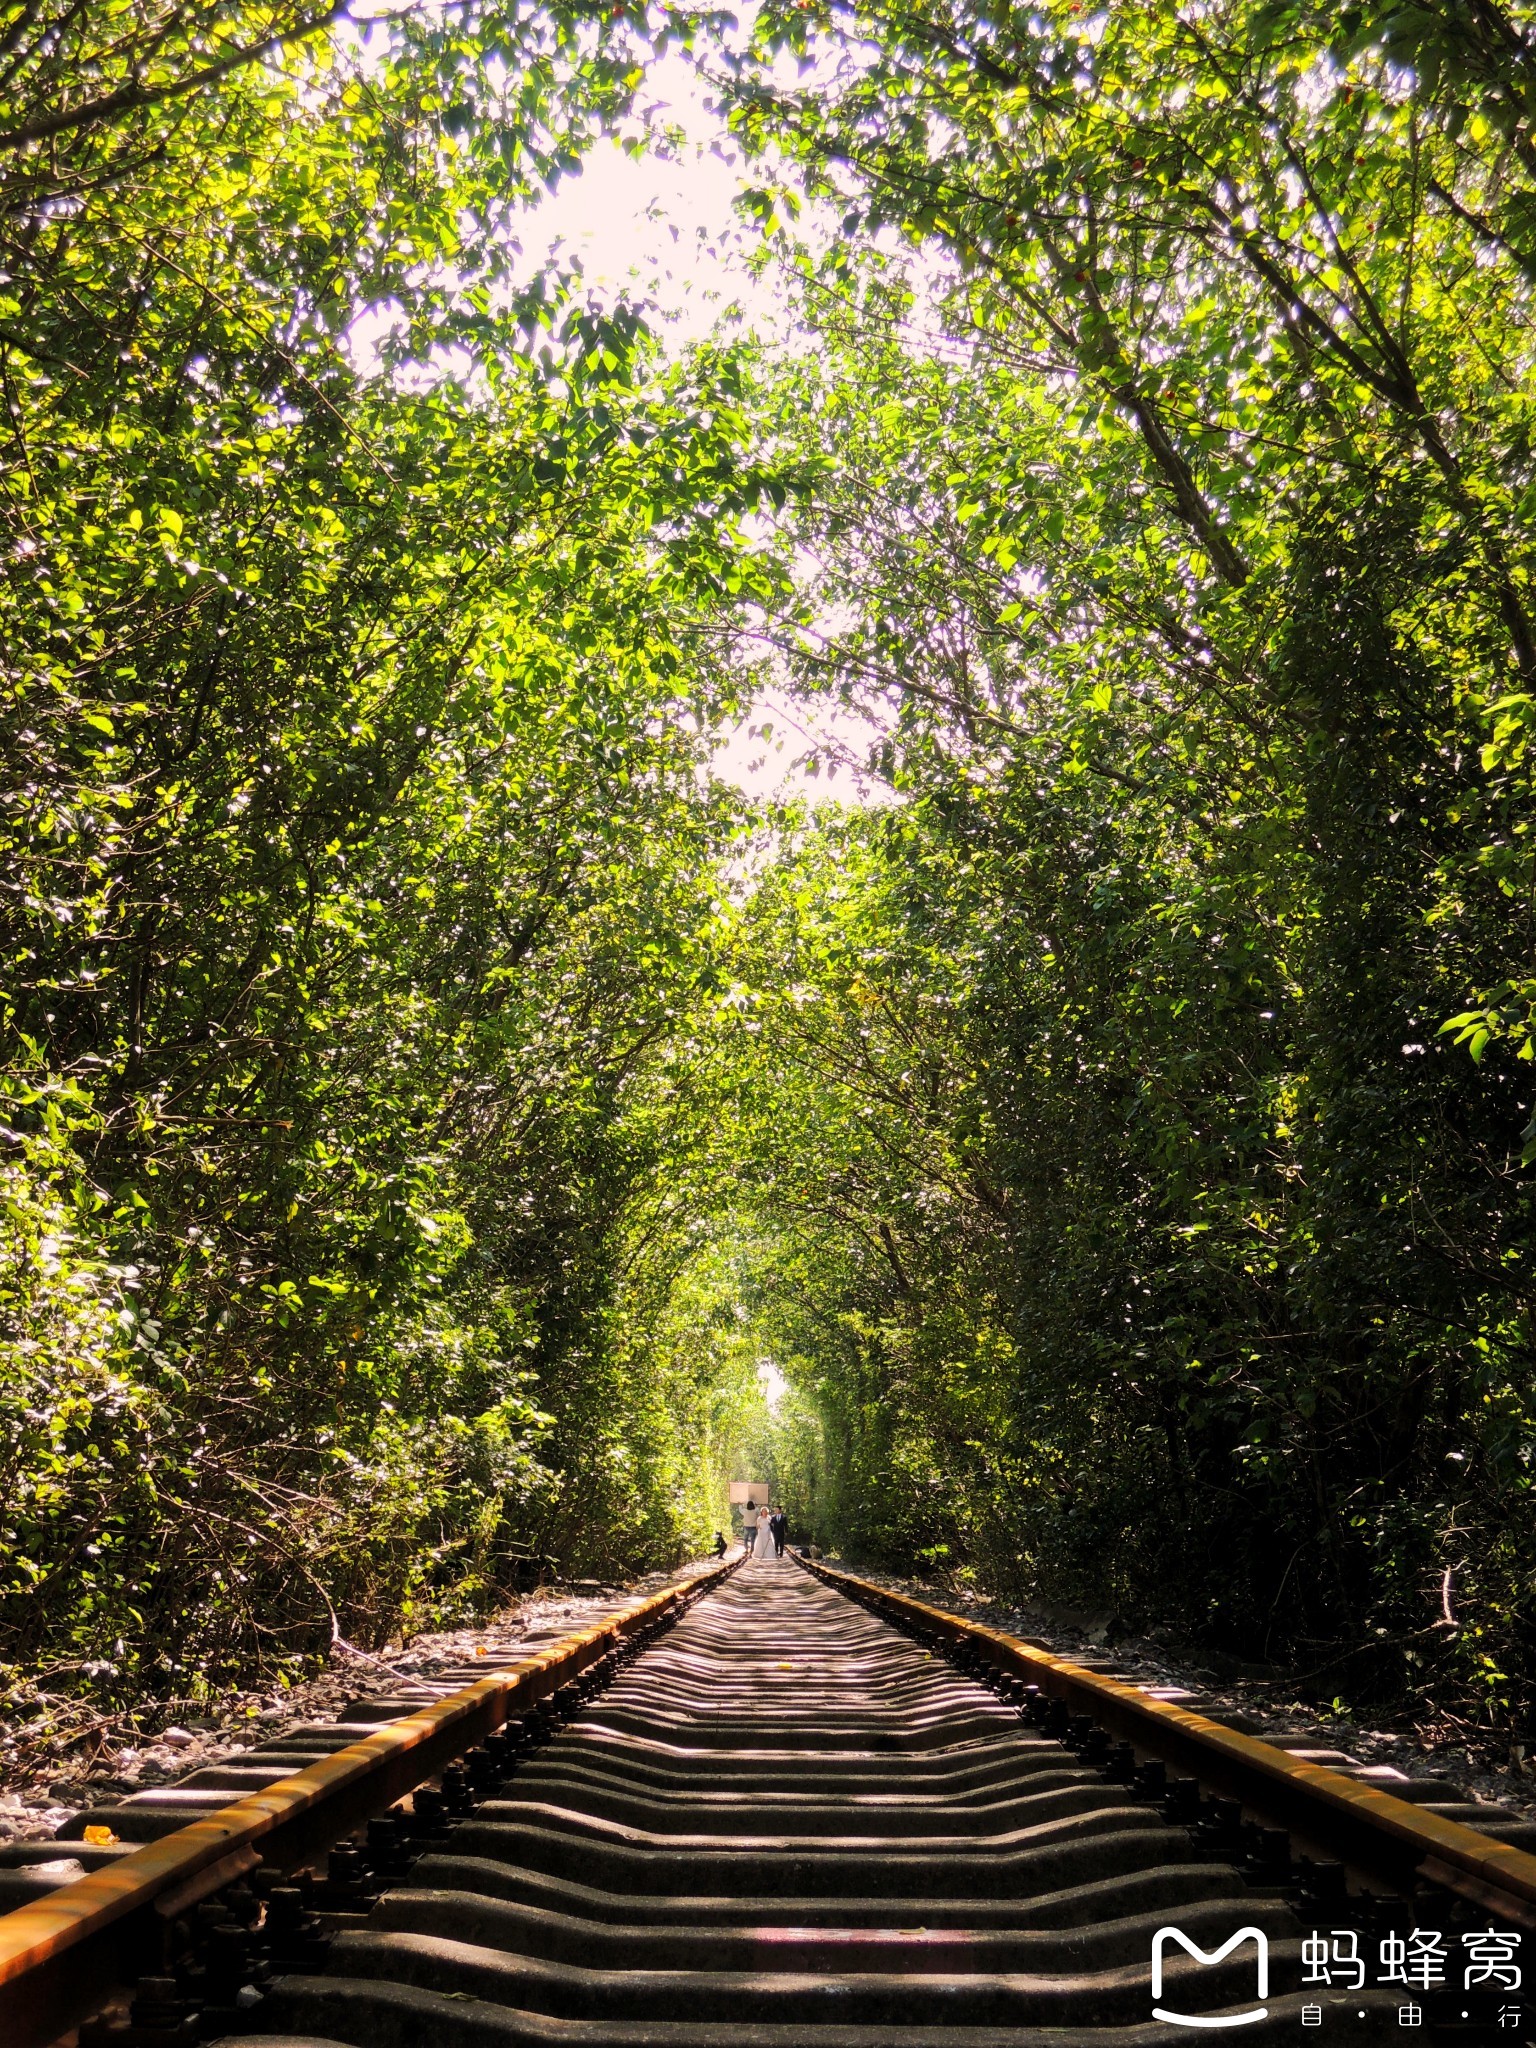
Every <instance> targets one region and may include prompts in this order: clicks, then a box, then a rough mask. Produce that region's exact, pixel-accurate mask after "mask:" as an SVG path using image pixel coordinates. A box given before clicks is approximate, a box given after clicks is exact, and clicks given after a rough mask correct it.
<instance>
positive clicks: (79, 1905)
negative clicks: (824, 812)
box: [0, 1558, 741, 2048]
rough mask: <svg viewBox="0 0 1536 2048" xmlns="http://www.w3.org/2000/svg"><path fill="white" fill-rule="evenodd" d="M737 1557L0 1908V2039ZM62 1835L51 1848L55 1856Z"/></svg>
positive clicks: (31, 2023)
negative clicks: (73, 1878)
mask: <svg viewBox="0 0 1536 2048" xmlns="http://www.w3.org/2000/svg"><path fill="white" fill-rule="evenodd" d="M740 1563H741V1559H740V1558H733V1559H731V1560H730V1562H728V1563H725V1564H718V1565H712V1566H710V1567H709V1568H708V1569H707V1570H706V1571H703V1572H700V1573H699V1574H698V1575H697V1576H696V1577H694V1578H691V1579H686V1580H679V1581H677V1582H675V1583H674V1584H672V1585H670V1586H666V1587H663V1588H662V1590H661V1591H660V1592H659V1593H653V1594H651V1595H649V1596H648V1597H647V1598H645V1599H641V1600H636V1601H632V1602H631V1603H630V1605H629V1606H627V1607H623V1608H620V1609H619V1610H618V1611H617V1612H616V1613H614V1614H610V1615H606V1616H605V1617H604V1618H603V1619H602V1620H601V1621H600V1622H597V1623H594V1624H593V1626H592V1627H590V1628H586V1629H581V1630H578V1631H576V1632H575V1633H574V1634H572V1635H569V1636H567V1637H565V1638H564V1639H563V1640H562V1641H560V1642H558V1643H556V1644H554V1645H553V1646H552V1647H551V1648H550V1649H548V1650H546V1651H544V1652H543V1653H542V1654H540V1655H539V1656H537V1657H531V1658H529V1659H528V1660H527V1661H526V1662H523V1663H519V1664H513V1665H506V1666H502V1667H500V1668H498V1669H496V1670H494V1671H490V1672H487V1674H486V1675H485V1677H484V1678H481V1679H477V1680H476V1681H475V1682H474V1684H473V1685H468V1686H465V1687H464V1688H463V1689H462V1690H461V1691H459V1692H456V1693H451V1694H449V1695H448V1697H447V1698H445V1699H441V1700H437V1701H434V1702H433V1703H432V1705H430V1706H426V1707H422V1708H420V1709H419V1710H418V1711H417V1712H415V1713H412V1714H407V1715H404V1716H402V1717H401V1718H400V1719H399V1720H397V1721H390V1722H387V1723H386V1724H385V1725H384V1726H383V1727H381V1728H378V1729H376V1730H375V1731H374V1732H373V1733H371V1734H368V1735H366V1736H363V1737H361V1738H360V1739H359V1740H358V1741H357V1742H354V1743H351V1744H349V1745H348V1747H347V1748H345V1749H340V1750H337V1751H336V1752H335V1754H334V1755H332V1756H328V1757H326V1758H325V1760H324V1761H323V1762H321V1763H314V1764H309V1765H307V1766H306V1767H305V1768H304V1769H303V1770H300V1771H296V1772H294V1774H293V1775H292V1777H288V1778H283V1779H280V1780H279V1781H278V1782H277V1783H276V1784H274V1785H269V1786H267V1787H266V1788H265V1789H264V1790H262V1791H260V1792H253V1793H250V1794H248V1795H247V1796H246V1797H245V1798H243V1799H237V1800H235V1801H234V1802H233V1803H232V1804H231V1805H229V1806H224V1807H220V1808H219V1809H218V1810H217V1811H215V1812H213V1813H210V1814H206V1815H204V1816H202V1817H201V1818H200V1819H198V1820H195V1821H193V1822H191V1823H190V1824H189V1825H188V1826H186V1827H184V1828H179V1829H177V1830H176V1832H175V1833H174V1834H169V1835H165V1836H163V1837H162V1838H161V1839H160V1840H159V1841H158V1842H150V1843H146V1844H145V1846H144V1847H143V1848H141V1849H136V1850H135V1851H133V1853H132V1854H130V1855H127V1856H124V1857H121V1858H119V1859H118V1860H117V1861H116V1862H114V1863H112V1864H111V1865H110V1866H109V1867H108V1868H106V1869H103V1870H96V1871H92V1872H91V1873H90V1874H89V1875H87V1876H85V1877H82V1878H81V1879H79V1880H78V1882H76V1883H74V1884H71V1885H66V1886H63V1887H62V1888H61V1889H59V1890H58V1891H55V1892H51V1893H49V1894H48V1895H47V1896H46V1897H44V1898H41V1899H36V1900H33V1901H31V1902H30V1903H28V1904H27V1905H24V1906H18V1907H17V1908H16V1909H15V1911H14V1912H10V1913H6V1914H4V1915H0V2042H3V2043H4V2048H49V2044H50V2043H52V2042H55V2041H57V2040H58V2038H59V2036H60V2035H62V2034H64V2033H67V2032H68V2030H69V2029H70V2028H71V2027H73V2026H75V2025H77V2024H78V2023H79V2022H80V2021H81V2020H83V2019H86V2018H88V2017H89V2016H90V2015H91V2014H93V2013H95V2012H98V2011H100V2009H101V2008H102V2006H103V2005H104V2004H106V2003H107V2002H108V2001H109V2000H110V1999H111V1998H112V1996H113V1995H114V1993H115V1992H116V1991H117V1990H118V1989H119V1987H120V1986H122V1985H123V1984H124V1983H125V1982H131V1981H132V1980H133V1979H135V1978H137V1977H139V1976H142V1975H144V1974H145V1972H146V1971H147V1970H152V1969H153V1968H154V1967H155V1966H156V1964H157V1962H158V1959H159V1957H160V1955H161V1954H162V1952H163V1947H164V1942H165V1937H166V1933H167V1931H168V1929H169V1926H170V1923H171V1922H172V1921H173V1920H174V1919H175V1918H176V1917H177V1916H178V1915H180V1914H183V1913H186V1912H188V1911H190V1909H191V1908H192V1907H193V1906H194V1905H196V1904H197V1903H198V1902H199V1901H200V1900H202V1899H205V1898H208V1897H209V1896H211V1894H212V1893H214V1892H216V1891H218V1890H220V1889H221V1888H222V1887H223V1886H225V1885H227V1884H231V1883H233V1882H234V1881H235V1880H236V1879H237V1878H240V1877H243V1876H244V1875H245V1874H246V1873H247V1872H248V1871H250V1870H253V1869H254V1868H255V1867H256V1865H257V1864H258V1863H267V1864H269V1865H271V1866H272V1867H274V1868H276V1869H278V1870H284V1871H287V1870H296V1869H299V1868H301V1867H302V1866H303V1865H304V1863H305V1862H306V1860H307V1859H309V1858H311V1857H313V1856H315V1855H316V1854H318V1853H319V1852H320V1851H321V1850H323V1849H326V1848H328V1847H330V1846H331V1845H332V1844H334V1843H335V1842H337V1841H338V1840H340V1839H341V1838H342V1837H344V1836H346V1835H347V1834H349V1833H351V1831H352V1830H353V1829H354V1828H356V1827H358V1826H359V1825H360V1824H361V1823H362V1822H363V1821H365V1820H367V1819H369V1818H370V1817H372V1816H373V1815H375V1814H379V1813H382V1812H384V1811H385V1809H386V1808H388V1807H389V1806H391V1805H393V1804H394V1802H395V1801H396V1800H397V1799H401V1798H403V1797H404V1796H405V1794H406V1793H408V1792H410V1791H412V1790H413V1789H414V1788H415V1787H416V1786H418V1785H420V1784H422V1783H424V1782H425V1781H426V1780H427V1779H428V1778H430V1777H432V1776H433V1775H434V1774H435V1773H436V1772H438V1771H440V1770H441V1769H442V1767H443V1765H444V1764H446V1763H448V1762H449V1761H450V1760H451V1759H452V1758H454V1757H456V1756H458V1755H460V1754H461V1753H462V1752H463V1751H464V1750H465V1749H467V1748H469V1747H471V1746H472V1745H473V1744H474V1743H476V1742H479V1741H481V1740H482V1739H483V1738H484V1737H485V1736H486V1735H488V1734H490V1733H491V1732H492V1731H493V1730H494V1729H497V1728H499V1727H500V1726H501V1725H502V1723H503V1722H504V1721H505V1720H506V1719H507V1717H508V1715H509V1714H511V1713H514V1712H516V1711H518V1710H519V1709H520V1708H523V1707H527V1706H532V1705H534V1704H535V1703H536V1702H537V1701H538V1700H540V1699H543V1698H544V1697H546V1695H548V1694H549V1693H551V1692H553V1691H554V1690H555V1689H556V1688H557V1687H558V1686H560V1685H562V1684H564V1683H565V1682H566V1681H567V1680H568V1679H571V1678H574V1677H575V1676H576V1675H577V1674H578V1673H580V1672H582V1671H584V1670H585V1669H586V1668H587V1666H588V1665H590V1664H592V1663H595V1662H596V1660H597V1659H598V1658H599V1657H601V1656H603V1655H604V1654H605V1652H606V1651H607V1650H608V1649H610V1648H611V1647H613V1646H614V1645H615V1644H616V1643H617V1642H618V1641H619V1640H620V1639H621V1638H623V1637H625V1636H628V1635H632V1634H634V1633H635V1632H636V1631H638V1630H640V1629H643V1628H645V1627H646V1626H648V1625H649V1624H650V1623H651V1622H654V1621H658V1620H660V1619H662V1618H663V1617H664V1616H666V1615H667V1614H669V1613H671V1612H674V1611H681V1609H683V1608H684V1607H687V1606H689V1605H691V1604H692V1602H693V1601H694V1600H695V1599H697V1598H698V1597H699V1596H700V1595H702V1594H703V1593H705V1592H708V1591H709V1590H710V1589H711V1588H713V1587H714V1586H717V1585H718V1584H719V1583H720V1582H721V1580H722V1579H724V1578H727V1577H728V1576H729V1575H730V1573H731V1572H733V1571H734V1570H736V1568H737V1567H738V1565H739V1564H740ZM68 1846H69V1845H68V1844H67V1843H62V1842H61V1844H60V1854H61V1855H62V1854H67V1852H68Z"/></svg>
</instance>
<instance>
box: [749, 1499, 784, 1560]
mask: <svg viewBox="0 0 1536 2048" xmlns="http://www.w3.org/2000/svg"><path fill="white" fill-rule="evenodd" d="M752 1555H753V1556H754V1557H758V1558H761V1559H762V1560H763V1562H764V1563H765V1564H766V1562H767V1561H768V1559H769V1558H770V1557H772V1558H776V1557H777V1556H778V1552H777V1551H776V1550H775V1549H774V1547H773V1517H772V1515H770V1514H769V1512H768V1510H767V1508H765V1507H763V1508H759V1509H758V1511H757V1540H756V1543H755V1545H754V1547H753V1551H752Z"/></svg>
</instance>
